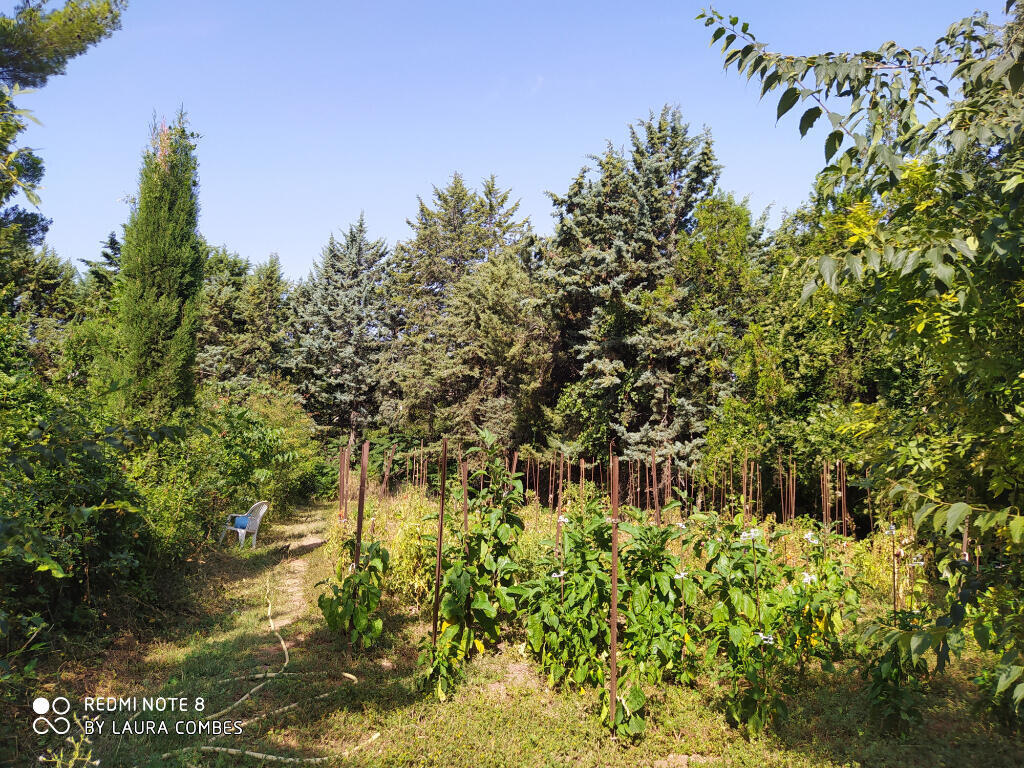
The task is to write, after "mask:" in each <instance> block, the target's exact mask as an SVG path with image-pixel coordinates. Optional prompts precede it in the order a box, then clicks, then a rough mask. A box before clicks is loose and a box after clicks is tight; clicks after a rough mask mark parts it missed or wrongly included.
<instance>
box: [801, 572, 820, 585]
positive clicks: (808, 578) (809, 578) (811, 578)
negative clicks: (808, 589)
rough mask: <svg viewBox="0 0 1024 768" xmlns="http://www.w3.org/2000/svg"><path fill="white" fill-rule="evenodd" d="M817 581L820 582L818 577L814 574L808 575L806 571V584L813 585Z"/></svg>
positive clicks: (804, 580)
mask: <svg viewBox="0 0 1024 768" xmlns="http://www.w3.org/2000/svg"><path fill="white" fill-rule="evenodd" d="M817 580H818V577H817V576H815V575H814V574H813V573H808V572H807V571H804V578H803V582H804V584H813V583H814V582H816V581H817Z"/></svg>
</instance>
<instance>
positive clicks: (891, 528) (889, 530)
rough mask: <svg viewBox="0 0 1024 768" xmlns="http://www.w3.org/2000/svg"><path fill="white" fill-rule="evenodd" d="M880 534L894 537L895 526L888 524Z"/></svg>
mask: <svg viewBox="0 0 1024 768" xmlns="http://www.w3.org/2000/svg"><path fill="white" fill-rule="evenodd" d="M882 533H884V534H885V535H886V536H895V535H896V526H895V525H893V524H892V523H889V527H888V528H886V529H885V530H884V531H883V532H882Z"/></svg>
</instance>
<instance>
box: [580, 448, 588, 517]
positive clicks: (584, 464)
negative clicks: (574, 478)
mask: <svg viewBox="0 0 1024 768" xmlns="http://www.w3.org/2000/svg"><path fill="white" fill-rule="evenodd" d="M586 477H587V462H586V461H585V460H584V459H582V458H581V459H580V512H581V514H582V510H583V502H584V495H585V494H586V492H587V490H586V488H585V487H584V485H583V482H584V480H585V479H586Z"/></svg>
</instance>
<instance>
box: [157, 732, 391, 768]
mask: <svg viewBox="0 0 1024 768" xmlns="http://www.w3.org/2000/svg"><path fill="white" fill-rule="evenodd" d="M379 738H380V732H379V731H378V732H377V733H375V734H373V735H372V736H371V737H370V738H368V739H367V740H366V741H364V742H363V743H362V744H357V745H356V746H354V747H352V749H348V750H346V751H344V752H342V753H341V759H343V760H344V759H345V758H347V757H349V756H350V755H353V754H355V753H356V752H358V751H359V750H360V749H363V748H364V747H368V746H369V745H370V744H372V743H373V742H375V741H376V740H377V739H379ZM198 750H199V751H200V752H219V753H221V754H224V755H244V756H245V757H255V758H257V759H259V760H268V761H270V762H274V763H303V764H306V765H312V764H317V763H326V762H328V761H331V760H334V759H335V758H334V757H333V756H329V757H280V756H278V755H268V754H265V753H263V752H253V751H251V750H248V749H231V748H229V747H208V746H203V747H198ZM179 751H182V752H183V751H185V750H179ZM173 754H174V753H173V752H168V753H167V755H164V757H167V756H169V755H173Z"/></svg>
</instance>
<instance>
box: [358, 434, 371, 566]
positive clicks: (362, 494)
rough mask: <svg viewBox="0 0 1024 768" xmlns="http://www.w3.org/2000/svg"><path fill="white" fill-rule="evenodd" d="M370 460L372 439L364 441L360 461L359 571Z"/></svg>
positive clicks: (361, 557) (361, 558)
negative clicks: (367, 471) (367, 473)
mask: <svg viewBox="0 0 1024 768" xmlns="http://www.w3.org/2000/svg"><path fill="white" fill-rule="evenodd" d="M369 461H370V441H369V440H364V441H363V455H362V460H361V461H360V462H359V507H358V508H357V511H356V551H355V565H356V570H357V571H358V570H359V569H360V568H361V567H362V560H363V510H364V509H365V508H366V465H367V464H368V463H369Z"/></svg>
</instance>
